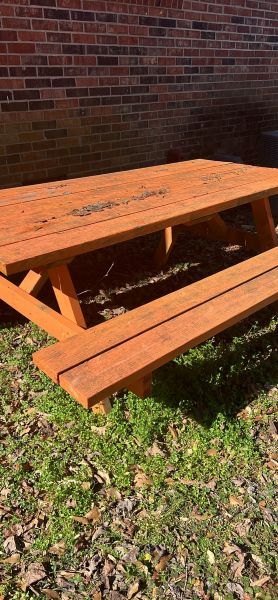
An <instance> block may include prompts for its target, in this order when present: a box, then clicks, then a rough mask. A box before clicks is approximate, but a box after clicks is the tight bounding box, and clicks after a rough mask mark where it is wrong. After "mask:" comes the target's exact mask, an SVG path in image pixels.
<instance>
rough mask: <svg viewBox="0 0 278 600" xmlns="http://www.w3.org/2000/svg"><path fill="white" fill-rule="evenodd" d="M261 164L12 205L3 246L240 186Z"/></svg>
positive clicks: (0, 226)
mask: <svg viewBox="0 0 278 600" xmlns="http://www.w3.org/2000/svg"><path fill="white" fill-rule="evenodd" d="M255 169H256V168H255V167H248V166H246V167H242V166H241V167H240V168H239V167H237V168H235V166H234V165H228V167H227V168H225V171H223V172H222V174H221V175H220V174H219V170H217V171H216V170H215V171H214V172H213V173H211V172H210V173H209V174H206V175H202V176H201V175H200V173H197V174H196V175H195V176H194V175H192V174H191V173H180V174H179V175H178V176H177V175H175V176H174V175H169V177H168V178H167V183H166V182H165V184H163V183H162V182H161V178H158V179H156V180H152V181H151V183H150V184H148V185H146V184H145V183H144V182H142V181H141V182H140V183H130V184H129V185H126V186H125V187H123V186H121V185H117V186H114V187H110V188H108V189H105V190H99V191H96V192H95V193H94V194H93V195H92V193H91V192H86V193H84V194H74V195H70V196H66V197H62V198H57V199H55V198H54V199H51V200H44V201H43V202H42V201H41V200H37V201H32V202H29V203H28V204H27V205H26V206H24V210H22V209H19V207H18V206H14V205H13V206H7V207H6V209H5V210H2V211H1V210H0V246H3V245H4V246H6V245H7V244H12V243H14V242H18V241H20V240H27V239H33V238H36V237H41V236H44V235H47V234H50V233H55V232H60V231H66V230H69V229H73V228H74V227H79V226H80V225H81V224H82V225H84V226H87V225H88V224H92V223H97V222H100V221H104V220H106V219H114V218H117V217H119V216H122V215H125V214H131V213H133V212H137V211H142V210H146V209H149V208H155V207H157V206H163V205H165V204H170V203H173V202H177V201H179V200H181V199H185V198H190V197H195V196H198V195H202V194H207V193H209V192H214V191H219V189H226V188H229V187H236V186H237V185H239V184H240V183H241V181H243V179H242V176H243V175H244V181H245V183H248V182H252V181H254V180H256V179H257V177H258V175H259V172H258V169H256V170H255ZM206 173H207V172H206ZM261 176H262V173H261ZM277 180H278V170H277V179H276V180H275V181H277Z"/></svg>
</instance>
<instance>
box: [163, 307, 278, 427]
mask: <svg viewBox="0 0 278 600" xmlns="http://www.w3.org/2000/svg"><path fill="white" fill-rule="evenodd" d="M272 315H273V311H271V309H265V310H264V311H262V312H261V314H260V325H256V322H255V318H253V319H249V320H248V321H245V323H240V324H239V325H237V326H234V327H232V328H231V329H230V330H228V331H226V332H224V334H219V335H218V336H217V337H216V338H214V339H213V340H209V341H208V342H207V343H206V344H203V345H202V346H199V347H197V348H194V349H192V350H190V351H189V352H187V353H186V354H184V355H182V356H181V357H180V358H178V359H176V360H175V361H172V362H170V363H168V364H167V365H165V366H164V367H162V368H161V369H159V370H158V371H157V373H156V375H155V378H154V391H153V397H154V398H155V399H157V400H159V402H162V403H163V404H165V405H168V406H173V407H178V408H179V409H180V410H181V411H182V413H184V414H185V415H188V416H190V417H192V418H193V419H195V420H196V421H197V422H199V423H200V424H202V425H203V426H205V427H210V425H211V424H212V422H213V421H214V420H215V419H216V417H217V415H218V414H219V413H222V414H224V415H226V417H228V418H229V419H234V417H235V416H236V415H237V413H238V412H240V411H241V410H243V409H244V408H245V407H246V406H247V405H248V404H250V402H251V401H252V400H253V399H255V398H256V397H257V396H258V395H259V394H260V393H262V392H266V391H267V389H269V388H270V387H272V386H273V385H277V379H278V352H277V349H278V339H277V338H278V336H277V330H276V331H275V329H274V326H273V330H269V329H268V330H267V328H268V327H269V322H270V319H271V316H272Z"/></svg>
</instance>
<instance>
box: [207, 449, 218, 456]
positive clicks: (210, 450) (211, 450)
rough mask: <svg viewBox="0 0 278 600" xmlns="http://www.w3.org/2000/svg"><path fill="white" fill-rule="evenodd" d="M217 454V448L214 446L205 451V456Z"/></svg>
mask: <svg viewBox="0 0 278 600" xmlns="http://www.w3.org/2000/svg"><path fill="white" fill-rule="evenodd" d="M217 454H218V452H217V450H216V449H215V448H210V449H209V450H208V451H207V456H217Z"/></svg>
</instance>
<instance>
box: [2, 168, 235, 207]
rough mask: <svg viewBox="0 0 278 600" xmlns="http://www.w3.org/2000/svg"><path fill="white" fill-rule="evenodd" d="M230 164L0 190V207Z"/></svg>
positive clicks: (107, 175)
mask: <svg viewBox="0 0 278 600" xmlns="http://www.w3.org/2000/svg"><path fill="white" fill-rule="evenodd" d="M229 164H234V163H227V162H220V161H213V160H204V159H195V160H188V161H184V162H179V163H173V164H165V165H156V166H152V167H145V168H140V169H131V170H128V171H118V172H116V173H105V174H103V175H92V176H89V177H80V178H75V179H65V180H63V181H53V182H48V183H39V184H35V185H27V186H24V187H22V186H20V187H16V188H8V189H4V190H0V207H1V206H7V205H10V204H22V203H23V202H32V201H33V200H43V199H46V198H57V197H59V196H65V195H69V194H74V193H76V192H78V193H82V192H86V191H91V192H93V191H95V190H96V189H103V188H105V187H110V186H113V185H119V184H120V185H122V186H125V185H126V184H128V183H131V182H135V181H142V179H144V181H149V180H150V179H152V178H153V177H167V176H168V175H169V174H172V173H179V172H181V171H182V172H185V171H190V172H194V171H201V170H202V169H208V168H209V167H213V168H214V169H215V167H216V166H217V167H218V168H219V170H220V169H221V167H222V166H224V167H226V166H227V165H229Z"/></svg>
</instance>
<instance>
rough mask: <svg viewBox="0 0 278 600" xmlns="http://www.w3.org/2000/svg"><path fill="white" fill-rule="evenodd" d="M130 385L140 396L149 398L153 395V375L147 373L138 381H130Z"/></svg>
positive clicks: (132, 390)
mask: <svg viewBox="0 0 278 600" xmlns="http://www.w3.org/2000/svg"><path fill="white" fill-rule="evenodd" d="M128 387H129V389H130V391H131V392H133V394H136V396H139V398H149V397H150V396H151V395H152V375H151V374H150V375H145V376H144V377H142V378H141V379H138V381H134V382H132V383H130V384H129V386H128Z"/></svg>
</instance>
